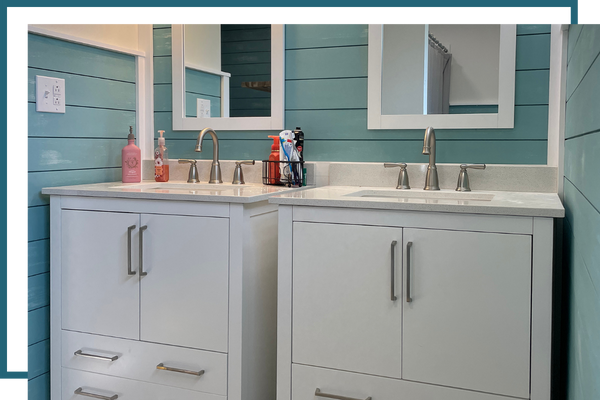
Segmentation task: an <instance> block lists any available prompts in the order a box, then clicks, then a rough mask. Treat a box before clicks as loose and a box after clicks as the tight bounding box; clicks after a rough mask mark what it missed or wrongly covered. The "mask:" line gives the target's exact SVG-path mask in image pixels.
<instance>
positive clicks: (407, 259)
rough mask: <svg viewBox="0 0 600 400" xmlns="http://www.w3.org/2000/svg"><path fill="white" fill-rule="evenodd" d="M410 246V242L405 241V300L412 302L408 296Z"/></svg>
mask: <svg viewBox="0 0 600 400" xmlns="http://www.w3.org/2000/svg"><path fill="white" fill-rule="evenodd" d="M411 247H412V242H408V243H406V302H407V303H410V302H412V297H410V248H411Z"/></svg>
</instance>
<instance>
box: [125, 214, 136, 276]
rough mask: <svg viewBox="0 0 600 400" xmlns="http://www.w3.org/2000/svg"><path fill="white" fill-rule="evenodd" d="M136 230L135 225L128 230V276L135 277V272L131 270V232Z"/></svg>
mask: <svg viewBox="0 0 600 400" xmlns="http://www.w3.org/2000/svg"><path fill="white" fill-rule="evenodd" d="M134 229H135V225H131V226H130V227H129V228H127V275H135V271H132V270H131V231H133V230H134Z"/></svg>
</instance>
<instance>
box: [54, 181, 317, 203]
mask: <svg viewBox="0 0 600 400" xmlns="http://www.w3.org/2000/svg"><path fill="white" fill-rule="evenodd" d="M302 189H306V188H287V187H285V186H267V185H263V184H257V183H247V184H244V185H232V184H231V183H220V184H208V183H187V182H185V181H170V182H155V181H142V182H141V183H121V182H107V183H95V184H90V185H75V186H60V187H52V188H43V189H42V193H43V194H49V195H60V196H91V197H116V198H128V199H150V200H180V201H206V202H220V203H255V202H258V201H263V200H266V199H268V198H269V197H270V196H272V195H274V194H280V193H288V192H295V191H299V190H302Z"/></svg>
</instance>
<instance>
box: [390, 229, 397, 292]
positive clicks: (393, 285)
mask: <svg viewBox="0 0 600 400" xmlns="http://www.w3.org/2000/svg"><path fill="white" fill-rule="evenodd" d="M397 243H398V242H396V241H395V240H394V241H392V246H391V248H392V269H391V272H392V273H391V284H392V285H391V293H392V294H391V296H390V299H391V300H392V301H396V300H398V297H396V244H397Z"/></svg>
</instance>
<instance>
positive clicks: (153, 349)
mask: <svg viewBox="0 0 600 400" xmlns="http://www.w3.org/2000/svg"><path fill="white" fill-rule="evenodd" d="M77 351H81V352H83V353H84V354H90V355H94V356H101V357H104V358H102V359H100V358H92V357H89V356H85V355H83V356H82V355H75V354H74V353H75V352H77ZM114 356H117V357H118V358H117V359H115V360H114V361H110V358H111V357H114ZM161 363H162V364H163V366H164V367H167V368H177V369H181V370H187V371H190V372H199V371H201V370H203V371H204V373H203V374H202V375H199V376H198V375H194V374H189V373H184V372H177V371H169V370H164V369H157V365H159V364H161ZM62 366H63V367H68V368H73V369H78V370H83V371H89V372H97V373H101V374H106V375H112V376H118V377H123V378H129V379H136V380H140V381H146V382H152V383H157V384H162V385H169V386H176V387H179V388H184V389H190V390H194V391H199V392H206V393H214V394H218V395H223V396H226V395H227V354H221V353H213V352H208V351H201V350H195V349H186V348H181V347H174V346H167V345H161V344H155V343H146V342H139V341H134V340H126V339H117V338H111V337H105V336H97V335H90V334H86V333H79V332H70V331H62Z"/></svg>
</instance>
